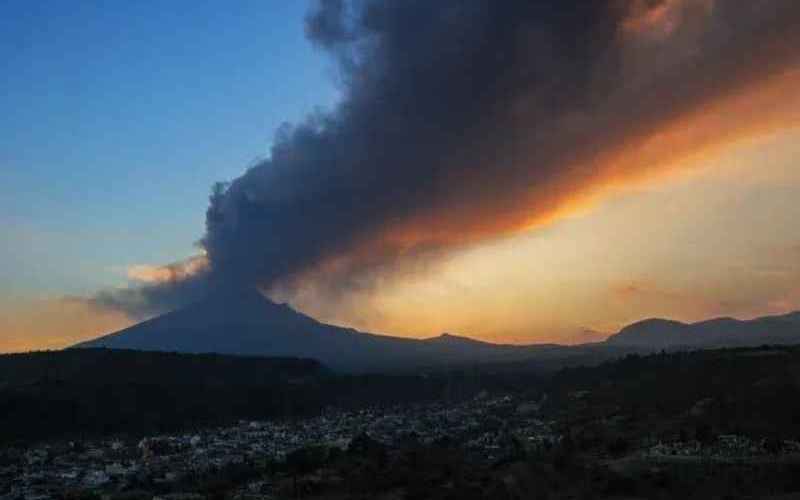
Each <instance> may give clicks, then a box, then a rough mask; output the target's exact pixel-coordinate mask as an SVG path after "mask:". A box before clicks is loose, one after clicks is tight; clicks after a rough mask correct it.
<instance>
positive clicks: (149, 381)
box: [0, 348, 536, 445]
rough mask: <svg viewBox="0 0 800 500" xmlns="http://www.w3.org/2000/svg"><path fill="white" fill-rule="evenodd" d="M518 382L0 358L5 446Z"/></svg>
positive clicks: (120, 358)
mask: <svg viewBox="0 0 800 500" xmlns="http://www.w3.org/2000/svg"><path fill="white" fill-rule="evenodd" d="M535 378H536V376H535V375H533V374H529V375H528V377H527V379H526V380H527V382H530V381H531V380H534V379H535ZM515 379H516V376H515V375H514V374H510V373H509V374H502V375H499V376H492V377H489V376H487V377H481V376H479V375H478V374H473V373H466V372H461V373H448V374H407V375H394V376H392V375H341V374H336V373H334V372H332V371H331V370H328V369H327V368H325V367H324V366H322V365H321V364H320V363H319V362H317V361H314V360H308V359H296V358H259V357H245V356H226V355H219V354H179V353H166V352H145V351H134V350H113V349H93V348H87V349H68V350H64V351H50V352H33V353H27V354H6V355H0V429H3V431H2V432H0V445H2V444H7V443H13V442H29V441H40V440H47V439H55V438H82V437H90V436H96V435H108V434H120V433H122V434H132V435H143V434H155V433H159V432H166V431H172V430H176V429H187V428H188V429H191V428H194V427H207V426H211V425H217V424H220V425H222V424H230V423H231V422H235V421H237V420H239V419H245V420H251V419H267V418H277V419H284V418H288V419H292V418H296V417H303V416H307V415H315V414H319V413H320V412H321V411H322V410H323V409H324V408H326V407H329V406H334V407H339V408H352V407H362V406H366V405H386V404H405V403H413V402H418V401H427V400H433V399H440V398H446V399H450V398H452V399H458V398H462V397H466V396H470V395H474V394H476V393H477V392H479V391H480V390H482V389H484V388H495V389H498V388H499V389H503V388H505V387H510V386H509V385H508V384H515V383H517V382H518V381H516V380H515Z"/></svg>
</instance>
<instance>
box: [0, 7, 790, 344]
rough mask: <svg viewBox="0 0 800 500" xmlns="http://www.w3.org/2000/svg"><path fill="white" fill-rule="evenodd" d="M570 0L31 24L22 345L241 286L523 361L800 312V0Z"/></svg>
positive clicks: (18, 52) (339, 316) (4, 29)
mask: <svg viewBox="0 0 800 500" xmlns="http://www.w3.org/2000/svg"><path fill="white" fill-rule="evenodd" d="M764 4H769V6H770V8H768V9H764V8H759V6H763V5H764ZM557 5H558V2H538V3H537V2H497V3H494V2H484V3H467V4H463V5H462V4H451V3H448V2H442V3H441V4H440V3H436V4H435V5H431V4H430V3H429V2H417V1H411V2H403V3H399V2H398V3H392V2H377V1H357V2H352V3H350V2H341V1H336V0H329V1H324V2H321V3H317V2H308V3H306V2H279V1H266V2H263V1H259V2H255V1H254V2H236V3H235V4H234V5H223V4H222V3H219V4H214V5H201V4H196V3H190V2H185V3H184V2H171V3H169V4H166V5H165V4H162V3H159V2H135V3H125V4H123V3H117V4H116V5H114V6H113V7H111V6H108V5H105V6H104V5H100V4H91V3H78V4H68V3H62V2H40V3H35V4H31V3H29V2H13V1H12V2H10V3H6V4H4V6H3V7H0V11H2V13H3V16H1V17H0V58H1V59H2V60H3V61H4V62H5V64H4V69H5V71H4V74H5V77H4V79H3V81H2V82H0V90H1V91H0V109H2V110H3V115H4V117H5V119H4V120H1V121H0V181H2V182H3V184H4V186H5V187H6V189H5V190H4V193H3V194H2V195H0V222H1V223H2V226H3V231H2V233H0V351H3V352H13V351H25V350H31V349H44V348H61V347H65V346H68V345H71V344H74V343H75V342H78V341H80V340H85V339H89V338H93V337H96V336H97V335H100V334H103V333H108V332H111V331H114V330H117V329H119V328H121V327H124V326H127V325H130V324H133V323H135V322H137V321H140V320H141V319H144V318H147V317H151V316H154V315H156V314H159V313H163V312H165V311H168V310H171V309H174V308H176V307H179V306H183V305H185V304H188V303H191V302H193V301H196V300H198V299H200V298H202V297H203V296H205V294H207V293H209V291H210V290H214V289H219V288H229V287H250V286H257V287H259V288H260V289H261V290H262V291H263V292H264V293H265V294H266V295H268V296H269V297H271V298H273V299H274V300H276V301H280V302H288V303H290V304H291V305H292V306H293V307H295V308H296V309H298V310H300V311H302V312H304V313H306V314H309V315H311V316H313V317H315V318H317V319H319V320H322V321H326V322H330V323H334V324H337V325H346V326H352V327H355V328H358V329H363V330H367V331H371V332H375V333H391V334H394V335H400V336H409V337H428V336H432V335H436V334H439V333H441V332H445V331H447V332H455V333H459V334H461V335H466V336H470V337H474V338H479V339H483V340H489V341H493V342H508V343H541V342H558V343H578V342H586V341H592V340H599V339H603V338H605V337H607V336H608V335H610V334H612V333H615V332H616V331H617V330H618V329H619V328H620V327H622V326H624V325H625V324H628V323H630V322H632V321H636V320H639V319H642V318H647V317H653V316H658V317H669V318H673V319H678V320H683V321H697V320H700V319H705V318H709V317H716V316H734V317H737V318H752V317H755V316H762V315H767V314H779V313H785V312H789V311H792V310H796V309H798V308H800V225H798V224H797V223H796V221H797V220H798V218H800V205H799V204H798V203H797V201H796V200H797V199H798V197H800V169H798V168H797V167H798V165H797V158H798V157H800V92H797V90H796V89H797V88H798V85H800V51H798V50H797V47H798V46H800V30H798V29H797V19H798V15H800V4H798V3H797V2H795V1H794V0H773V1H771V2H739V1H735V0H727V1H726V0H661V1H630V2H617V1H612V0H608V1H598V2H579V3H575V4H574V6H572V7H570V8H563V9H559V8H558V7H557ZM179 21H181V22H179ZM412 27H413V29H412ZM217 182H222V183H224V184H215V183H217ZM209 193H211V197H210V199H209Z"/></svg>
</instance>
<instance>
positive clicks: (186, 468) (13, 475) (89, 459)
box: [0, 394, 557, 500]
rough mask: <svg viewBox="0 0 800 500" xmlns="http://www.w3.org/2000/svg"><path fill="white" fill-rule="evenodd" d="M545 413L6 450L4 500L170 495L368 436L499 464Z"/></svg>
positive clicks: (329, 422) (245, 425)
mask: <svg viewBox="0 0 800 500" xmlns="http://www.w3.org/2000/svg"><path fill="white" fill-rule="evenodd" d="M538 415H539V412H538V404H537V403H536V402H532V401H521V400H519V399H517V398H513V397H511V396H501V397H490V396H488V395H486V394H482V395H480V396H478V397H477V398H475V399H472V400H469V401H465V402H460V403H444V402H440V403H430V404H415V405H406V406H397V407H392V408H370V409H362V410H357V411H335V410H331V411H328V412H326V413H325V414H323V415H320V416H318V417H315V418H309V419H301V420H293V421H253V422H250V421H248V422H239V424H238V425H235V426H231V427H224V428H215V429H206V430H202V431H196V432H187V433H180V434H173V435H160V436H151V437H145V438H143V439H135V440H134V439H116V438H115V439H106V440H95V441H89V442H82V443H77V442H67V443H44V444H40V445H37V446H34V447H31V448H28V449H25V450H21V449H5V450H0V500H6V499H8V500H11V499H15V500H16V499H25V500H44V499H47V498H60V497H63V496H64V495H65V493H66V492H75V491H93V492H100V493H113V492H121V491H128V490H135V489H145V490H147V489H150V488H155V489H156V490H159V491H170V489H171V488H170V487H169V486H170V485H177V484H180V483H181V481H184V482H185V481H186V479H187V478H197V477H202V476H203V475H204V474H209V473H212V472H213V471H218V470H220V469H222V468H225V467H228V466H236V465H248V466H253V467H258V466H259V465H263V467H262V469H263V470H266V469H267V467H266V464H270V463H279V462H281V461H283V460H284V459H285V457H286V456H287V454H288V453H290V452H292V451H293V450H296V449H299V448H303V447H306V446H320V445H323V446H328V447H332V448H334V447H335V448H339V449H342V450H346V449H347V448H348V446H349V444H350V441H351V440H352V439H353V438H354V437H356V436H358V435H363V434H366V435H367V436H369V437H370V438H371V439H373V440H375V441H378V442H380V443H383V444H385V445H386V446H387V447H392V446H395V445H398V444H399V443H401V442H408V440H409V439H413V440H415V441H417V442H419V443H420V444H430V443H435V442H437V440H442V439H450V440H455V441H456V442H458V443H459V444H460V445H464V446H465V447H466V448H467V449H468V450H469V451H471V452H472V453H473V454H474V456H475V457H478V458H483V459H486V460H494V459H495V458H496V457H497V456H498V455H499V454H501V453H502V452H503V450H507V449H508V447H509V443H510V442H511V441H513V443H516V444H517V445H518V446H520V445H521V446H524V447H528V448H530V447H537V446H546V445H549V444H551V443H553V442H555V441H556V440H557V436H556V435H555V434H554V433H553V432H552V431H551V424H550V423H547V422H544V421H542V420H540V419H539V417H538ZM259 484H261V483H259ZM256 489H262V488H261V487H260V486H259V488H256Z"/></svg>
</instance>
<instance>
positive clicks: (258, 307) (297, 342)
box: [73, 289, 800, 372]
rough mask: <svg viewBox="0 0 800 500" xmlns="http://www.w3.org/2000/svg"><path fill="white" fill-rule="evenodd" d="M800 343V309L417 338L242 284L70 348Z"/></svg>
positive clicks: (371, 351) (535, 357) (346, 367)
mask: <svg viewBox="0 0 800 500" xmlns="http://www.w3.org/2000/svg"><path fill="white" fill-rule="evenodd" d="M798 342H800V312H793V313H788V314H785V315H778V316H766V317H762V318H754V319H751V320H737V319H734V318H712V319H709V320H705V321H700V322H697V323H682V322H680V321H675V320H669V319H663V318H648V319H645V320H642V321H637V322H635V323H632V324H630V325H628V326H626V327H624V328H622V329H620V330H619V332H617V333H616V334H614V335H611V336H610V337H608V338H607V339H606V340H605V341H602V342H592V343H585V344H579V345H574V346H566V345H560V344H528V345H512V344H495V343H491V342H485V341H482V340H477V339H473V338H470V337H466V336H461V335H454V334H451V333H443V334H441V335H438V336H435V337H430V338H426V339H414V338H406V337H398V336H391V335H377V334H373V333H367V332H361V331H359V330H355V329H353V328H345V327H340V326H335V325H330V324H326V323H322V322H320V321H318V320H316V319H314V318H312V317H310V316H307V315H305V314H303V313H301V312H298V311H296V310H295V309H293V308H292V307H291V306H289V305H288V304H278V303H275V302H272V301H270V300H269V299H267V298H266V297H265V296H264V295H263V294H261V293H260V292H259V291H257V290H255V289H237V290H221V291H217V292H215V293H213V294H211V295H209V296H207V297H206V298H205V299H202V300H200V301H198V302H196V303H193V304H190V305H188V306H186V307H183V308H181V309H177V310H175V311H172V312H169V313H166V314H163V315H161V316H158V317H155V318H152V319H149V320H146V321H143V322H141V323H139V324H136V325H133V326H130V327H128V328H125V329H123V330H120V331H117V332H113V333H110V334H108V335H104V336H101V337H99V338H96V339H93V340H89V341H86V342H82V343H80V344H77V345H75V346H73V347H74V348H86V347H105V348H112V349H135V350H143V351H168V352H185V353H195V354H201V353H218V354H230V355H257V356H277V357H281V356H282V357H299V358H312V359H316V360H318V361H320V362H321V363H322V364H323V365H325V366H327V367H329V368H332V369H334V370H338V371H344V372H383V371H397V370H414V369H419V368H427V367H447V366H453V365H463V364H471V363H472V364H475V363H482V364H484V363H498V362H506V361H514V362H522V361H525V362H528V361H530V362H531V363H533V364H536V363H539V364H541V365H542V366H551V367H556V368H557V367H560V366H567V365H576V364H581V363H585V364H592V363H597V362H601V361H605V360H607V359H612V358H614V357H619V356H621V355H624V354H629V353H646V352H652V351H657V350H663V349H666V350H674V349H681V348H710V347H737V346H747V345H760V344H787V343H788V344H791V343H798Z"/></svg>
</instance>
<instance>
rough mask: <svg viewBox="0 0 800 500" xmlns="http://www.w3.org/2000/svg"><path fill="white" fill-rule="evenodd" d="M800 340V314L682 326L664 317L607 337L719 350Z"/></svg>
mask: <svg viewBox="0 0 800 500" xmlns="http://www.w3.org/2000/svg"><path fill="white" fill-rule="evenodd" d="M799 341H800V311H798V312H793V313H789V314H785V315H781V316H764V317H761V318H755V319H752V320H747V321H743V320H738V319H735V318H731V317H719V318H712V319H708V320H705V321H699V322H697V323H682V322H680V321H674V320H669V319H661V318H650V319H646V320H642V321H637V322H636V323H632V324H630V325H628V326H626V327H624V328H622V329H621V330H620V331H619V332H618V333H616V334H615V335H612V336H611V337H609V338H608V340H607V341H606V343H608V344H610V345H616V346H630V347H639V348H642V347H644V348H652V349H662V348H670V347H695V348H698V347H720V346H746V345H759V344H793V343H797V342H799Z"/></svg>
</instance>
